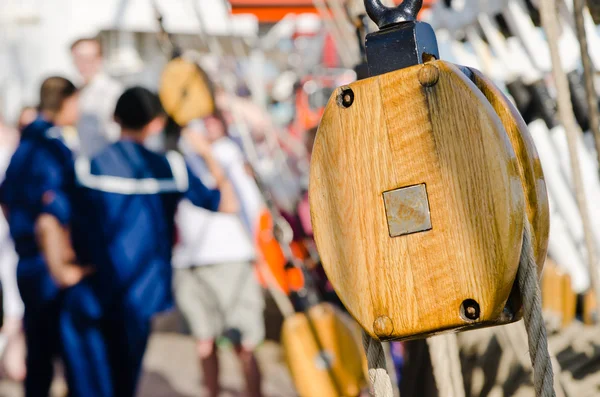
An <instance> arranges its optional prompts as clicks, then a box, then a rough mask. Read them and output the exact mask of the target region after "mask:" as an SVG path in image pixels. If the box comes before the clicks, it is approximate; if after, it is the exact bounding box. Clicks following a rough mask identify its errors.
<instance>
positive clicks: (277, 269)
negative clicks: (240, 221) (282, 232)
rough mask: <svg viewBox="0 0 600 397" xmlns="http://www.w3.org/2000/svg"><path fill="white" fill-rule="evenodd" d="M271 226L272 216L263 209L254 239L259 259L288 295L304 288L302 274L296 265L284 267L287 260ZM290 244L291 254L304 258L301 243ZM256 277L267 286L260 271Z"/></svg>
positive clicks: (297, 257)
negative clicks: (255, 238)
mask: <svg viewBox="0 0 600 397" xmlns="http://www.w3.org/2000/svg"><path fill="white" fill-rule="evenodd" d="M273 227H274V225H273V217H272V216H271V213H270V212H269V211H268V210H265V211H264V212H263V213H262V214H261V216H260V219H259V226H258V228H259V229H258V233H257V241H256V244H257V247H258V252H259V253H260V256H261V258H260V259H259V260H262V261H264V262H265V263H266V264H267V267H268V268H269V270H270V271H271V274H272V275H273V277H274V278H275V280H276V281H277V284H278V286H279V287H280V288H281V290H282V291H283V292H285V293H286V294H287V295H289V294H290V293H291V292H298V291H300V290H301V289H302V288H304V275H303V274H302V269H298V268H296V267H292V268H286V265H287V264H288V261H287V259H286V257H285V255H284V253H283V250H282V249H281V246H280V245H279V242H278V241H277V239H276V238H275V236H274V235H273ZM290 246H291V249H292V255H294V257H295V258H296V259H298V260H304V259H305V258H306V256H307V253H306V250H305V249H304V248H303V247H302V246H301V245H299V244H296V243H292V244H291V245H290ZM258 279H259V281H260V283H261V285H262V286H263V287H267V282H266V280H265V278H264V277H263V276H262V275H261V274H260V272H258Z"/></svg>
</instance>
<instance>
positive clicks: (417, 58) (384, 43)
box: [365, 0, 440, 77]
mask: <svg viewBox="0 0 600 397" xmlns="http://www.w3.org/2000/svg"><path fill="white" fill-rule="evenodd" d="M367 1H369V0H365V3H366V2H367ZM405 3H406V2H405ZM366 41H367V43H366V48H367V63H368V64H369V75H370V76H371V77H373V76H378V75H381V74H384V73H389V72H393V71H395V70H399V69H404V68H407V67H410V66H414V65H420V64H423V63H425V62H428V61H431V60H435V59H439V57H440V55H439V50H438V44H437V38H436V37H435V32H434V31H433V28H432V27H431V25H429V24H427V23H425V22H418V21H409V22H402V23H397V24H394V25H391V26H388V27H387V28H385V29H381V30H380V31H378V32H374V33H370V34H368V35H367V40H366Z"/></svg>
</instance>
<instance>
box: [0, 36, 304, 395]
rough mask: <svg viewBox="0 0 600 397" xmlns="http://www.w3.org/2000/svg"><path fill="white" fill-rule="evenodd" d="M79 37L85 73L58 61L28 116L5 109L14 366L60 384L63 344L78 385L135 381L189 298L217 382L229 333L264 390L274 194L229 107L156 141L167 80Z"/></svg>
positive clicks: (43, 383) (7, 315)
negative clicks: (156, 319) (266, 270)
mask: <svg viewBox="0 0 600 397" xmlns="http://www.w3.org/2000/svg"><path fill="white" fill-rule="evenodd" d="M71 52H72V57H73V62H74V64H75V66H76V68H77V70H78V71H79V74H80V77H81V85H80V86H76V85H75V84H73V83H72V82H71V81H69V80H68V79H66V78H64V77H60V76H53V77H49V78H47V79H46V80H44V82H43V83H42V85H41V87H40V98H39V104H37V105H36V106H35V107H26V108H24V109H23V110H22V112H21V115H20V117H19V119H18V124H17V125H16V126H15V127H14V128H12V127H10V126H8V125H6V123H4V122H2V120H0V171H1V172H0V181H1V182H2V184H1V187H0V204H1V205H2V210H3V214H4V218H5V220H6V221H5V220H4V219H0V277H1V281H2V290H3V300H4V323H3V328H2V335H3V337H4V342H5V347H4V349H3V366H2V367H3V369H4V373H5V375H6V376H8V377H10V378H12V379H14V380H17V381H23V382H24V385H25V386H24V387H25V395H26V396H28V397H41V396H47V395H48V394H49V388H50V385H51V382H52V380H53V377H54V373H53V369H54V362H55V361H56V360H57V359H60V361H61V362H62V364H63V366H64V372H65V377H66V380H67V384H68V388H69V395H70V396H85V397H90V396H133V395H134V394H135V390H136V385H137V382H138V378H139V376H140V371H141V365H142V358H143V356H144V351H145V349H146V346H147V342H148V338H149V335H150V332H151V320H152V317H153V316H154V315H155V314H157V313H159V312H161V311H164V310H168V309H170V308H171V307H173V305H174V304H176V306H177V307H178V309H179V311H180V312H181V314H182V315H183V317H184V319H185V320H186V322H187V324H188V325H189V329H190V331H191V333H192V334H193V336H194V337H195V339H196V340H197V354H198V357H199V360H200V363H201V368H202V371H203V373H204V376H203V379H204V382H205V387H206V389H207V390H208V392H209V395H210V396H217V395H218V394H219V392H220V388H219V381H218V380H219V363H218V360H217V354H216V344H215V341H216V340H217V339H218V338H220V337H222V336H226V337H227V338H228V339H229V340H230V341H231V342H232V344H233V346H234V348H235V351H236V353H237V354H238V357H239V359H240V361H241V363H242V367H243V371H244V375H245V379H246V385H247V395H249V396H260V395H262V393H261V376H260V371H259V367H258V365H257V362H256V358H255V356H254V351H255V349H256V347H257V346H258V345H260V344H261V343H262V341H263V340H264V338H265V325H264V318H263V311H264V307H265V300H264V297H263V290H262V288H261V286H260V284H259V281H258V280H257V277H256V276H255V273H254V272H255V269H254V265H255V262H256V261H257V259H258V255H259V254H258V253H257V249H256V243H255V241H256V233H257V225H258V224H259V218H260V215H261V213H263V212H264V211H265V202H264V198H263V194H262V192H261V190H260V189H259V186H258V185H257V183H256V181H255V176H254V175H253V173H252V171H251V170H249V167H248V164H247V161H246V157H245V155H244V152H243V150H242V148H241V147H240V146H239V145H238V143H237V142H236V141H235V140H234V139H231V138H230V137H229V136H228V130H229V128H230V127H231V126H230V121H229V120H228V119H227V117H226V116H225V115H224V112H223V110H222V109H216V110H215V112H214V114H212V115H210V116H208V117H206V118H205V119H202V120H196V121H194V122H193V123H192V124H190V125H189V126H186V127H185V128H183V130H182V131H181V134H180V138H179V150H177V151H169V152H166V151H163V150H162V148H159V149H158V150H157V146H159V147H160V145H156V141H157V137H158V136H159V135H160V134H161V133H162V132H163V131H164V129H165V125H166V122H167V115H165V113H164V110H163V108H162V106H161V103H160V99H159V97H158V95H157V94H156V93H153V92H151V91H150V90H148V89H146V88H144V87H139V86H138V87H129V88H125V87H122V86H121V84H120V83H119V82H117V81H115V80H113V79H112V78H111V77H109V76H108V75H107V74H105V73H104V72H103V69H102V64H103V57H102V46H101V43H100V42H99V41H98V40H97V39H95V38H84V39H80V40H77V41H76V42H75V43H74V44H73V45H72V48H71ZM309 135H310V136H313V137H314V132H313V133H312V134H309ZM299 203H300V204H299V209H300V212H301V213H303V214H304V216H302V217H301V221H299V222H298V228H299V229H303V230H305V231H307V233H308V234H310V233H311V231H310V223H309V222H308V221H307V219H308V218H309V215H308V212H309V211H308V202H307V198H306V197H303V198H301V199H299ZM304 235H306V233H304Z"/></svg>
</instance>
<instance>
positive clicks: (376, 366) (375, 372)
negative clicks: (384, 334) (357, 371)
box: [363, 331, 394, 397]
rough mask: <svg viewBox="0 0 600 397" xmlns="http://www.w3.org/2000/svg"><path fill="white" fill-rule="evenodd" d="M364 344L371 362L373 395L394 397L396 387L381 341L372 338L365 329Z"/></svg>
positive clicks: (370, 376) (370, 373) (370, 374)
mask: <svg viewBox="0 0 600 397" xmlns="http://www.w3.org/2000/svg"><path fill="white" fill-rule="evenodd" d="M363 346H364V348H365V352H366V353H367V362H368V363H369V380H370V381H371V390H370V392H371V395H372V396H375V397H394V388H393V386H392V380H391V379H390V375H389V373H388V370H387V365H386V360H385V354H384V352H383V346H382V345H381V342H379V341H377V340H375V339H373V338H371V336H370V335H369V334H367V333H366V332H365V331H363Z"/></svg>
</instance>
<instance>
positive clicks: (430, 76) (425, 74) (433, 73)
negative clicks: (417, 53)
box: [419, 64, 440, 87]
mask: <svg viewBox="0 0 600 397" xmlns="http://www.w3.org/2000/svg"><path fill="white" fill-rule="evenodd" d="M439 79H440V70H439V69H438V68H437V66H435V65H432V64H425V65H423V67H422V68H421V70H419V83H421V85H422V86H423V87H433V86H434V85H436V84H437V83H438V81H439Z"/></svg>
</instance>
